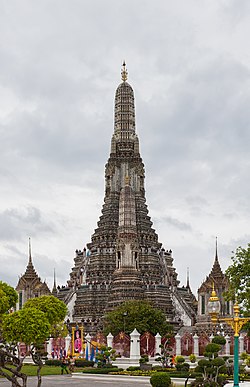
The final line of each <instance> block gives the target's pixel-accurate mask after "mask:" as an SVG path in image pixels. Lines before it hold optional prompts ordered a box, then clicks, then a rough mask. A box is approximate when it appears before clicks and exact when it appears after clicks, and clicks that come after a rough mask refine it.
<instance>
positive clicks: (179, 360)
mask: <svg viewBox="0 0 250 387" xmlns="http://www.w3.org/2000/svg"><path fill="white" fill-rule="evenodd" d="M175 361H176V363H184V362H185V358H184V357H183V356H180V355H177V356H175Z"/></svg>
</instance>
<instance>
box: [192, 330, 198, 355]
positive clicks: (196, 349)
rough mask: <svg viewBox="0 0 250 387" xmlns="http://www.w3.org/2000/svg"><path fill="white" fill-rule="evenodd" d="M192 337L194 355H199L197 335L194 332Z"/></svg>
mask: <svg viewBox="0 0 250 387" xmlns="http://www.w3.org/2000/svg"><path fill="white" fill-rule="evenodd" d="M193 339H194V355H195V356H199V336H198V335H197V334H195V335H194V337H193Z"/></svg>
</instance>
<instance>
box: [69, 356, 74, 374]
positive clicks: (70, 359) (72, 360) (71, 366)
mask: <svg viewBox="0 0 250 387" xmlns="http://www.w3.org/2000/svg"><path fill="white" fill-rule="evenodd" d="M74 365H75V361H74V359H73V357H72V355H70V357H69V372H70V373H71V374H72V372H74V368H75V367H74Z"/></svg>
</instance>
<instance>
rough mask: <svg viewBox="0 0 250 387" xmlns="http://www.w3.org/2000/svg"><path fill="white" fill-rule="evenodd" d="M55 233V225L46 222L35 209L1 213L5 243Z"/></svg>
mask: <svg viewBox="0 0 250 387" xmlns="http://www.w3.org/2000/svg"><path fill="white" fill-rule="evenodd" d="M54 232H55V229H54V225H53V223H52V222H51V221H49V222H48V221H46V220H44V219H43V216H42V214H41V212H40V210H39V209H37V208H35V207H26V208H18V209H17V208H11V209H7V210H5V211H3V212H1V213H0V239H1V240H3V241H6V240H13V241H14V240H18V239H23V238H24V237H26V238H28V236H31V235H32V236H35V235H37V234H38V233H48V234H49V233H54Z"/></svg>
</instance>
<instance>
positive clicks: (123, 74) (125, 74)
mask: <svg viewBox="0 0 250 387" xmlns="http://www.w3.org/2000/svg"><path fill="white" fill-rule="evenodd" d="M121 74H122V80H123V82H126V80H127V79H128V71H127V68H126V63H125V60H124V61H123V64H122V71H121Z"/></svg>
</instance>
